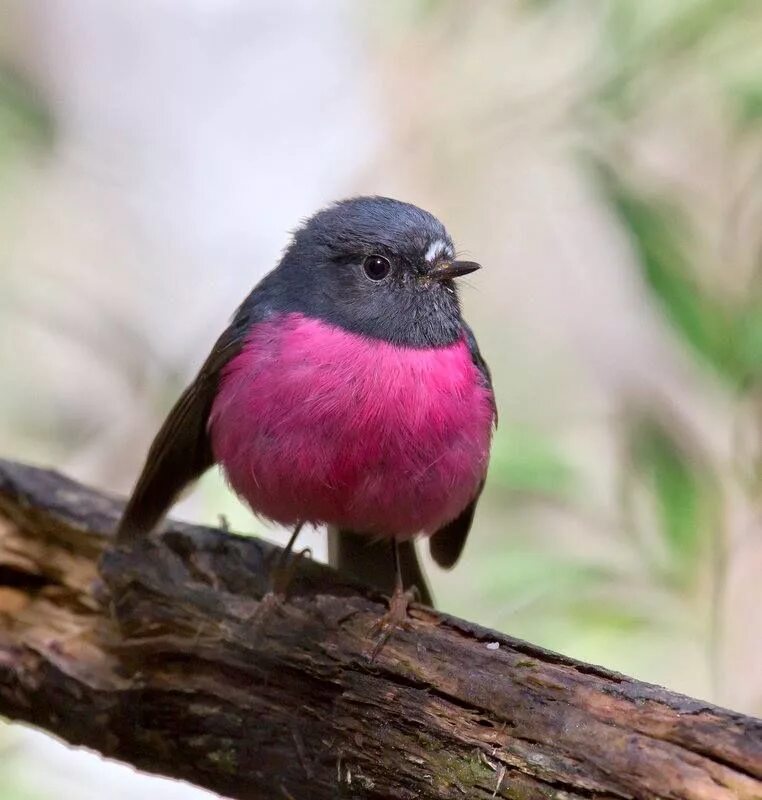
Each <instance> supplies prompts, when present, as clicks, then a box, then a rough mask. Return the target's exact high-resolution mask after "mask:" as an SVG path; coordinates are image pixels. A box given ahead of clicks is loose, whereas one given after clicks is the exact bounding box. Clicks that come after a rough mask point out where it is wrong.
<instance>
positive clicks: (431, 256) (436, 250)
mask: <svg viewBox="0 0 762 800" xmlns="http://www.w3.org/2000/svg"><path fill="white" fill-rule="evenodd" d="M443 253H448V254H449V253H450V247H449V245H448V244H447V242H445V241H442V239H434V241H433V242H432V243H431V244H430V245H429V247H428V250H426V255H425V258H426V261H428V262H429V263H431V262H432V261H434V260H435V259H437V258H439V256H441V255H442V254H443Z"/></svg>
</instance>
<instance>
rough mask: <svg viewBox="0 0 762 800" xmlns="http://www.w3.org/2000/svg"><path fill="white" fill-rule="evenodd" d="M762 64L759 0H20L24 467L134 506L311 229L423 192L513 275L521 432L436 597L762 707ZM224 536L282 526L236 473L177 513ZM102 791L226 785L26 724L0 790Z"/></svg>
mask: <svg viewBox="0 0 762 800" xmlns="http://www.w3.org/2000/svg"><path fill="white" fill-rule="evenodd" d="M760 42H762V5H760V4H759V3H756V2H753V0H747V1H746V2H743V1H742V0H673V2H670V3H664V2H661V0H617V2H608V1H607V0H531V1H530V0H523V1H521V0H492V2H489V3H486V2H485V3H479V4H476V3H470V2H467V0H452V1H449V2H448V1H447V0H439V1H438V0H388V1H387V2H383V3H382V2H376V3H372V2H351V0H346V1H345V2H342V1H341V0H332V1H331V2H328V0H324V1H323V2H320V3H316V2H308V1H307V0H303V1H302V0H290V2H287V3H283V2H278V1H276V0H259V2H256V3H248V2H244V0H191V2H189V1H188V0H163V1H162V2H159V3H156V2H147V0H143V2H140V1H138V2H127V0H122V1H121V2H111V3H102V2H98V0H53V1H52V2H51V0H47V1H46V2H44V1H43V0H0V454H1V455H2V456H3V457H9V458H16V459H21V460H24V461H28V462H34V463H38V464H44V465H52V466H55V467H57V468H59V469H61V470H62V471H64V472H66V473H68V474H70V475H72V476H74V477H76V478H78V479H80V480H83V481H86V482H88V483H91V484H94V485H97V486H100V487H102V488H104V489H110V490H115V491H119V492H126V491H127V490H128V489H129V488H130V486H131V484H132V482H133V481H134V479H135V477H136V474H137V471H138V469H139V467H140V465H141V462H142V459H143V456H144V454H145V451H146V448H147V446H148V444H149V441H150V439H151V437H152V435H153V433H154V432H155V431H156V429H157V427H158V425H159V424H160V422H161V421H162V419H163V417H164V415H165V413H166V412H167V410H168V409H169V407H170V406H171V404H172V402H173V401H174V399H175V398H176V396H177V394H178V393H179V391H180V390H181V388H182V387H183V386H184V384H185V383H186V381H188V380H189V378H190V377H191V376H192V375H193V373H194V372H195V370H196V369H197V368H198V366H199V365H200V363H201V361H202V360H203V358H204V357H205V355H206V354H207V352H208V350H209V348H210V346H211V344H212V342H213V340H214V339H215V338H216V335H217V334H218V333H219V331H220V330H221V329H222V328H223V326H224V325H225V323H226V321H227V319H228V317H229V316H230V314H231V313H232V311H233V309H234V308H235V307H236V305H237V304H238V303H239V302H240V301H241V299H242V298H243V297H244V295H245V294H246V293H247V292H248V291H249V290H250V288H251V287H252V286H253V285H254V284H255V283H256V282H257V281H258V280H259V278H260V277H261V276H262V275H263V274H264V273H265V272H266V271H268V270H269V269H270V268H271V267H272V266H273V265H274V264H275V262H276V260H277V258H278V255H279V253H280V251H281V250H282V248H283V247H284V245H285V244H286V242H287V236H288V232H289V231H290V230H291V229H293V228H294V227H295V226H296V225H297V224H298V222H299V220H300V219H301V218H303V217H305V216H306V215H308V214H310V213H311V212H312V211H314V210H315V209H316V208H318V207H320V206H321V205H323V204H325V203H327V202H329V201H331V200H333V199H337V198H340V197H345V196H348V195H353V194H358V193H378V194H386V195H391V196H393V197H398V198H400V199H405V200H408V201H411V202H414V203H416V204H419V205H421V206H423V207H425V208H427V209H429V210H431V211H432V212H433V213H435V214H436V215H438V216H439V217H440V218H441V219H442V220H443V221H444V222H445V224H446V225H447V226H448V228H449V229H450V232H451V233H452V235H453V237H454V239H455V241H456V245H457V246H458V247H459V248H460V249H461V250H463V251H465V252H466V253H467V254H468V256H469V257H472V258H475V259H478V260H479V261H481V262H482V263H483V264H484V265H485V266H486V268H485V269H484V270H483V271H481V272H480V273H478V274H477V275H475V276H474V277H473V280H471V281H470V283H469V284H468V285H467V286H466V287H465V289H464V291H463V293H462V294H463V299H464V305H465V308H466V313H467V316H468V318H469V320H470V321H471V323H472V325H473V327H474V329H475V331H476V333H477V335H478V337H479V340H480V343H481V347H482V351H483V353H484V354H485V356H486V358H487V360H488V361H489V363H490V365H491V366H492V369H493V373H494V378H495V384H496V389H497V394H498V401H499V406H500V415H501V416H500V419H501V425H500V429H499V431H498V432H497V435H496V439H495V446H494V454H493V459H492V466H491V471H490V476H489V481H488V485H487V490H486V492H485V496H484V500H483V502H482V503H481V505H480V507H479V513H478V515H477V519H476V523H475V531H474V532H473V533H472V536H471V538H470V541H469V544H468V546H467V548H466V552H465V557H464V558H463V560H462V561H461V563H460V564H459V565H458V567H457V568H456V569H455V571H454V572H452V573H443V572H441V571H436V570H435V569H434V568H433V567H432V568H431V580H432V583H433V587H434V590H435V595H436V596H437V598H438V601H439V605H440V606H441V607H442V608H443V609H445V610H447V611H449V612H452V613H455V614H458V615H462V616H465V617H468V618H470V619H473V620H477V621H479V622H480V623H483V624H485V625H488V626H491V627H496V628H499V629H500V630H503V631H506V632H509V633H511V634H514V635H516V636H518V637H522V638H526V639H529V640H531V641H532V642H536V643H539V644H542V645H545V646H547V647H549V648H552V649H555V650H560V651H561V652H563V653H567V654H569V655H572V656H575V657H577V658H581V659H584V660H588V661H593V662H597V663H601V664H604V665H606V666H608V667H612V668H614V669H617V670H621V671H624V672H626V673H629V674H631V675H634V676H636V677H638V678H641V679H644V680H648V681H653V682H656V683H660V684H663V685H666V686H668V687H670V688H672V689H676V690H679V691H682V692H685V693H689V694H692V695H696V696H698V697H700V698H704V699H706V700H710V701H713V702H716V703H720V704H723V705H727V706H730V707H732V708H734V709H737V710H739V711H744V712H747V713H751V714H757V715H759V714H762V441H761V440H762V47H760ZM220 514H224V515H226V517H227V518H228V519H229V520H230V523H231V526H232V527H233V528H234V529H236V530H240V531H244V532H251V533H255V534H257V535H264V536H267V537H270V538H273V539H278V538H279V537H280V536H281V533H280V532H279V531H278V530H276V529H273V528H267V529H266V528H263V526H262V524H261V523H259V522H257V521H256V520H254V519H253V518H252V517H251V515H250V514H249V513H248V512H247V511H246V509H244V508H243V507H241V506H240V505H239V504H238V503H237V501H236V500H235V499H234V498H233V497H232V496H231V494H230V493H229V492H228V490H227V489H226V488H225V485H224V483H223V481H222V480H221V479H220V478H219V476H218V475H215V474H210V475H209V476H207V478H205V479H204V480H203V481H202V482H201V484H200V485H199V486H198V488H197V490H196V491H195V492H194V493H193V494H191V495H189V496H188V498H187V499H185V500H184V501H183V502H182V504H181V505H180V506H179V507H178V509H176V515H178V516H181V517H185V518H189V519H194V520H199V521H207V522H212V523H214V522H215V521H216V520H217V519H218V516H219V515H220ZM312 543H313V547H314V549H315V551H316V553H317V555H318V556H319V555H321V554H324V553H325V546H324V542H323V539H322V536H321V535H319V534H313V539H312ZM106 781H107V782H108V785H109V792H110V795H111V796H112V797H114V798H115V799H117V800H121V798H131V797H138V796H143V795H144V794H145V793H146V792H148V793H149V794H151V793H152V796H154V797H161V798H178V799H179V798H183V800H185V798H188V799H190V798H194V797H198V798H200V797H202V796H204V795H205V793H203V792H200V791H198V790H195V789H192V788H191V787H188V786H185V785H182V784H174V783H170V782H167V781H160V780H158V779H154V778H148V777H144V776H139V775H136V774H135V773H134V772H132V771H131V770H128V769H127V768H124V767H118V766H116V765H111V764H106V763H104V762H102V761H101V760H100V759H98V758H96V757H95V756H92V755H90V754H87V753H82V752H74V751H71V750H68V749H65V748H64V747H62V746H61V745H60V744H57V743H55V742H53V740H51V739H49V738H47V737H44V736H42V735H41V734H35V733H32V732H30V731H26V730H22V729H19V728H16V727H14V726H9V725H6V726H5V727H2V728H0V797H2V798H4V800H46V799H47V798H54V797H55V798H58V797H72V798H76V799H77V800H87V799H88V798H96V797H98V798H100V797H101V796H102V791H103V786H104V782H106ZM207 796H208V795H207Z"/></svg>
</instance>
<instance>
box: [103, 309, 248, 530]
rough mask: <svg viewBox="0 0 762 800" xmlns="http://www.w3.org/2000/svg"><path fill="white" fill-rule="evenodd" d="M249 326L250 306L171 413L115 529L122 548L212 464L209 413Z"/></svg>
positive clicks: (153, 522)
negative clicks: (220, 384)
mask: <svg viewBox="0 0 762 800" xmlns="http://www.w3.org/2000/svg"><path fill="white" fill-rule="evenodd" d="M251 322H252V318H251V314H250V305H249V304H248V303H247V304H245V306H242V307H241V309H239V311H238V313H237V314H236V316H235V318H234V320H233V322H232V323H231V325H230V327H228V328H227V329H226V330H225V332H224V333H223V334H222V336H220V338H219V339H218V340H217V342H216V344H215V345H214V347H213V348H212V352H211V353H210V354H209V357H208V358H207V359H206V361H205V362H204V364H203V366H202V367H201V369H200V370H199V373H198V375H197V376H196V378H195V379H194V381H193V382H192V383H191V384H190V386H188V388H187V389H186V390H185V391H184V392H183V393H182V395H180V398H179V400H178V401H177V402H176V403H175V405H174V407H173V408H172V410H171V411H170V412H169V415H168V416H167V418H166V420H165V421H164V424H163V425H162V426H161V428H160V430H159V432H158V433H157V434H156V437H155V438H154V440H153V443H152V445H151V448H150V450H149V451H148V455H147V456H146V462H145V465H144V466H143V471H142V472H141V474H140V477H139V478H138V482H137V484H136V485H135V488H134V489H133V491H132V495H131V496H130V499H129V500H128V502H127V505H126V506H125V509H124V513H123V514H122V518H121V520H120V522H119V526H118V528H117V541H118V542H119V543H127V542H130V541H134V540H135V539H136V538H138V537H139V536H142V535H145V534H147V533H149V532H150V531H151V530H152V529H153V528H154V527H155V526H156V525H157V524H158V523H159V521H160V520H161V518H162V517H163V516H164V514H165V513H166V511H167V510H168V509H169V507H170V506H171V505H172V503H173V502H174V500H175V499H176V498H177V496H178V495H179V494H180V492H181V491H182V490H183V489H184V488H185V487H186V486H187V485H188V484H189V483H191V482H192V481H194V480H196V479H197V478H199V477H200V476H201V475H202V474H203V473H204V472H205V471H206V470H207V469H208V468H209V467H211V466H212V464H213V463H214V457H213V455H212V448H211V444H210V441H209V435H208V432H207V422H208V420H209V413H210V411H211V408H212V403H213V402H214V397H215V394H216V392H217V385H218V383H219V376H220V372H221V370H222V368H223V367H224V366H225V365H226V364H227V363H228V361H230V359H231V358H233V357H234V356H235V355H236V354H237V353H238V352H239V351H240V349H241V347H242V344H243V341H244V339H245V334H246V330H247V329H248V327H249V325H250V324H251Z"/></svg>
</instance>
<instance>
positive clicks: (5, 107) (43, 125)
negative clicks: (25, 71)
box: [0, 66, 53, 159]
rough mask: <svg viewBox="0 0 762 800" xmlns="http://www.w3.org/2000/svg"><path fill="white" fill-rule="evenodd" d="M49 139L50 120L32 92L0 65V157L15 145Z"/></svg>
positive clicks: (38, 144)
mask: <svg viewBox="0 0 762 800" xmlns="http://www.w3.org/2000/svg"><path fill="white" fill-rule="evenodd" d="M52 138H53V123H52V119H51V117H50V115H49V114H48V113H47V111H46V109H45V107H44V105H43V104H42V103H41V102H40V100H39V98H37V96H36V95H35V93H34V91H33V90H32V89H31V88H30V87H29V86H27V85H26V84H25V83H24V82H23V81H22V80H21V79H20V78H19V77H18V76H17V75H15V74H14V73H13V72H11V71H10V70H7V69H3V68H2V67H1V66H0V159H4V158H5V157H6V156H7V155H8V154H12V153H13V152H15V150H16V149H17V148H22V147H23V148H29V147H47V146H49V145H50V143H51V141H52Z"/></svg>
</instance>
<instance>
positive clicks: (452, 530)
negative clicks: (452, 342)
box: [429, 322, 497, 569]
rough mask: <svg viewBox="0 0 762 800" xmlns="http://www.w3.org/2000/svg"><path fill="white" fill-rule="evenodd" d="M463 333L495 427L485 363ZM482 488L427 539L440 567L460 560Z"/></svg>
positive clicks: (471, 339)
mask: <svg viewBox="0 0 762 800" xmlns="http://www.w3.org/2000/svg"><path fill="white" fill-rule="evenodd" d="M463 333H464V335H465V337H466V344H467V345H468V349H469V351H470V353H471V358H472V359H473V361H474V364H476V366H477V367H478V369H479V372H480V373H481V375H482V378H483V380H484V383H485V386H487V388H488V389H489V391H490V395H491V397H492V408H493V413H494V417H493V419H494V423H493V424H494V425H495V427H497V405H496V404H495V394H494V392H493V390H492V376H491V374H490V371H489V367H488V366H487V362H486V361H485V360H484V358H483V357H482V354H481V353H480V352H479V345H478V344H477V343H476V337H475V336H474V332H473V331H472V330H471V328H470V327H469V326H468V325H467V324H466V323H465V322H464V323H463ZM483 488H484V481H482V482H481V483H480V484H479V488H478V490H477V492H476V495H475V497H474V499H473V500H472V501H471V502H470V503H469V504H468V505H467V506H466V507H465V508H464V509H463V511H461V512H460V514H459V515H458V516H457V517H456V518H455V519H454V520H452V522H448V523H447V525H445V526H444V527H443V528H440V529H439V530H438V531H437V532H436V533H435V534H434V535H433V536H432V537H431V538H430V539H429V550H430V551H431V555H432V558H433V559H434V561H436V562H437V564H439V566H440V567H444V568H445V569H450V567H452V566H453V565H454V564H455V562H456V561H457V560H458V559H459V558H460V554H461V553H462V552H463V547H464V545H465V544H466V537H467V536H468V532H469V530H470V529H471V523H472V522H473V519H474V512H475V511H476V504H477V503H478V502H479V497H480V495H481V493H482V489H483Z"/></svg>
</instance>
